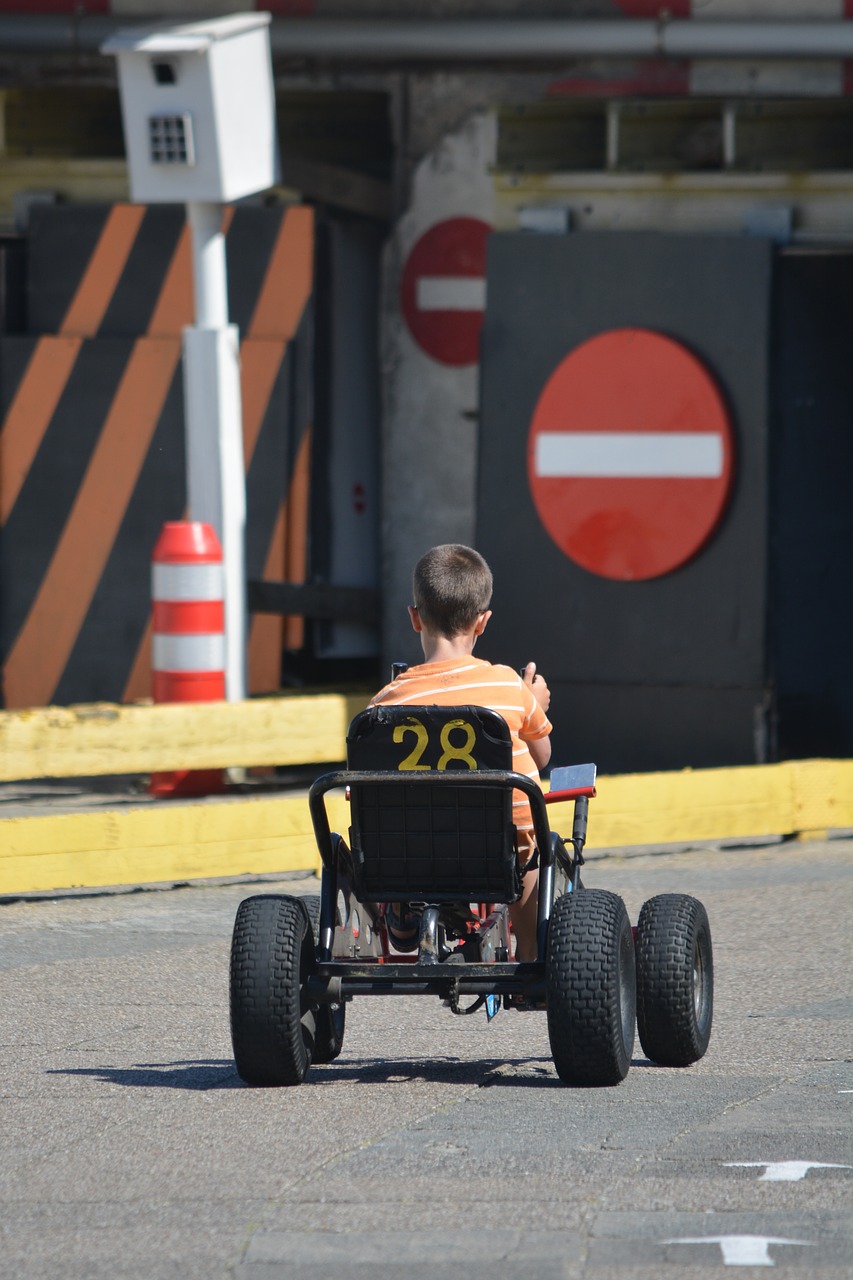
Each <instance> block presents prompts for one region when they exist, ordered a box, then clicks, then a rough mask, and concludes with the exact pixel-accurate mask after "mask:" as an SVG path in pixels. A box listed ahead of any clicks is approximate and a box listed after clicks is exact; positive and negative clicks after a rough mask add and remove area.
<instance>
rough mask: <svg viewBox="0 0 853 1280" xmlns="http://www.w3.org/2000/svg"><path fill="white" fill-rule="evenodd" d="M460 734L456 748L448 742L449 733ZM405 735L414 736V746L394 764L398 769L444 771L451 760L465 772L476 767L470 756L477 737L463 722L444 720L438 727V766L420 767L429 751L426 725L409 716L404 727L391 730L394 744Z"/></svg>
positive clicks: (472, 727) (471, 727)
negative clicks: (439, 728)
mask: <svg viewBox="0 0 853 1280" xmlns="http://www.w3.org/2000/svg"><path fill="white" fill-rule="evenodd" d="M454 733H455V734H456V735H457V740H458V734H459V733H461V734H463V735H464V737H463V740H462V742H459V743H458V745H457V744H456V743H454V742H453V741H452V740H451V734H454ZM406 734H414V737H415V745H414V746H413V747H412V749H411V751H410V752H409V754H408V755H407V756H406V758H405V759H404V760H401V761H400V763H399V764H398V765H397V768H398V770H401V771H403V770H414V769H431V768H433V767H435V768H436V769H441V770H444V769H446V768H447V767H448V765H449V764H450V763H451V761H453V760H458V761H460V762H461V763H462V764H465V765H466V766H467V767H468V768H469V769H476V768H477V761H476V760H475V759H474V757H473V755H472V754H471V752H472V750H473V749H474V744H475V743H476V741H477V735H476V733H475V732H474V726H473V725H472V724H469V723H468V721H467V720H448V722H447V724H446V725H444V726H443V727H442V730H441V733H440V734H439V738H438V743H439V746H440V747H441V755H440V756H439V758H438V763H437V764H436V765H435V766H433V765H430V764H422V763H421V761H422V758H423V756H424V753H425V752H426V751H427V750H428V749H429V745H430V743H429V733H428V732H427V727H426V725H425V724H424V723H423V722H422V721H421V720H418V719H416V718H415V717H414V716H411V717H410V718H409V719H408V720H407V721H406V722H405V724H398V725H397V726H396V727H395V729H394V741H395V742H402V741H403V739H404V737H405V735H406Z"/></svg>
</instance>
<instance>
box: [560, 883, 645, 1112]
mask: <svg viewBox="0 0 853 1280" xmlns="http://www.w3.org/2000/svg"><path fill="white" fill-rule="evenodd" d="M545 990H546V995H547V1004H548V1038H549V1040H550V1042H551V1053H552V1055H553V1058H554V1066H555V1067H556V1069H557V1075H558V1076H559V1077H560V1079H561V1080H564V1081H565V1082H566V1084H574V1085H584V1086H592V1087H601V1086H604V1085H614V1084H619V1082H620V1081H622V1080H624V1079H625V1077H626V1075H627V1074H628V1068H629V1067H630V1065H631V1055H632V1053H633V1049H634V1029H635V1018H636V1007H637V1000H636V971H635V966H634V940H633V935H632V932H631V925H630V922H629V920H628V913H627V912H626V910H625V904H624V903H623V901H622V899H621V898H619V897H617V896H616V894H614V893H608V892H606V891H605V890H600V889H583V890H579V891H578V892H577V893H568V894H566V895H564V896H563V897H562V898H558V899H557V901H556V902H555V903H554V909H553V911H552V913H551V919H550V922H549V926H548V955H547V959H546V964H545Z"/></svg>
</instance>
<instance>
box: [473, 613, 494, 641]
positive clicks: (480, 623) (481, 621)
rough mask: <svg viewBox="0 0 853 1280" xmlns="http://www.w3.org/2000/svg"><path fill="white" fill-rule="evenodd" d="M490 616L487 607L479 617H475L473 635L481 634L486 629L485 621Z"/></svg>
mask: <svg viewBox="0 0 853 1280" xmlns="http://www.w3.org/2000/svg"><path fill="white" fill-rule="evenodd" d="M491 616H492V611H491V609H487V610H486V611H485V613H481V614H480V616H479V618H478V619H477V623H476V626H475V627H474V635H475V636H481V635H482V634H483V632H484V631H485V630H486V623H487V622H488V621H489V618H491Z"/></svg>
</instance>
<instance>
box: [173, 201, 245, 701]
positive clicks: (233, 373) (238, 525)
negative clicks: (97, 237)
mask: <svg viewBox="0 0 853 1280" xmlns="http://www.w3.org/2000/svg"><path fill="white" fill-rule="evenodd" d="M223 213H224V208H223V206H222V205H221V204H216V203H213V202H210V203H208V202H201V201H191V202H189V203H188V204H187V220H188V222H189V226H190V235H191V240H192V258H193V285H194V293H195V308H196V322H195V325H193V326H192V327H191V328H187V329H185V330H184V342H183V347H184V402H185V411H186V442H187V505H188V507H189V513H190V519H192V520H204V521H207V522H208V523H209V524H211V525H213V528H214V529H215V530H216V533H217V535H218V537H219V540H220V542H221V543H222V555H223V562H224V571H225V652H226V661H225V696H226V698H227V699H228V701H229V702H239V701H241V700H242V699H243V698H245V696H246V631H247V619H246V570H245V529H246V480H245V471H244V466H243V431H242V405H241V398H240V347H239V334H238V331H237V326H236V325H231V324H229V323H228V281H227V273H226V267H225V237H224V235H223V234H222V217H223Z"/></svg>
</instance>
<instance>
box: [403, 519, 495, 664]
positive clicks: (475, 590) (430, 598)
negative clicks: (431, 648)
mask: <svg viewBox="0 0 853 1280" xmlns="http://www.w3.org/2000/svg"><path fill="white" fill-rule="evenodd" d="M412 593H413V599H414V607H415V609H417V611H418V615H419V616H420V621H421V624H422V626H423V627H425V628H426V630H427V631H431V632H432V633H433V634H435V635H440V636H446V637H447V638H448V639H451V640H452V639H453V637H454V636H459V635H462V634H463V633H464V632H466V631H470V630H471V629H472V627H474V625H475V623H476V622H477V618H478V617H479V615H480V614H481V613H485V612H486V611H487V610H488V608H489V604H490V602H491V599H492V572H491V569H490V568H489V566H488V565H487V564H486V562H485V560H484V559H483V557H482V556H481V555H480V553H479V551H474V550H473V549H472V548H471V547H465V546H463V545H462V544H461V543H458V542H448V543H445V544H444V545H443V546H440V547H433V548H432V549H431V550H430V551H427V553H426V555H423V556H421V558H420V560H419V561H418V563H417V564H416V565H415V571H414V574H413V576H412Z"/></svg>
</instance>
